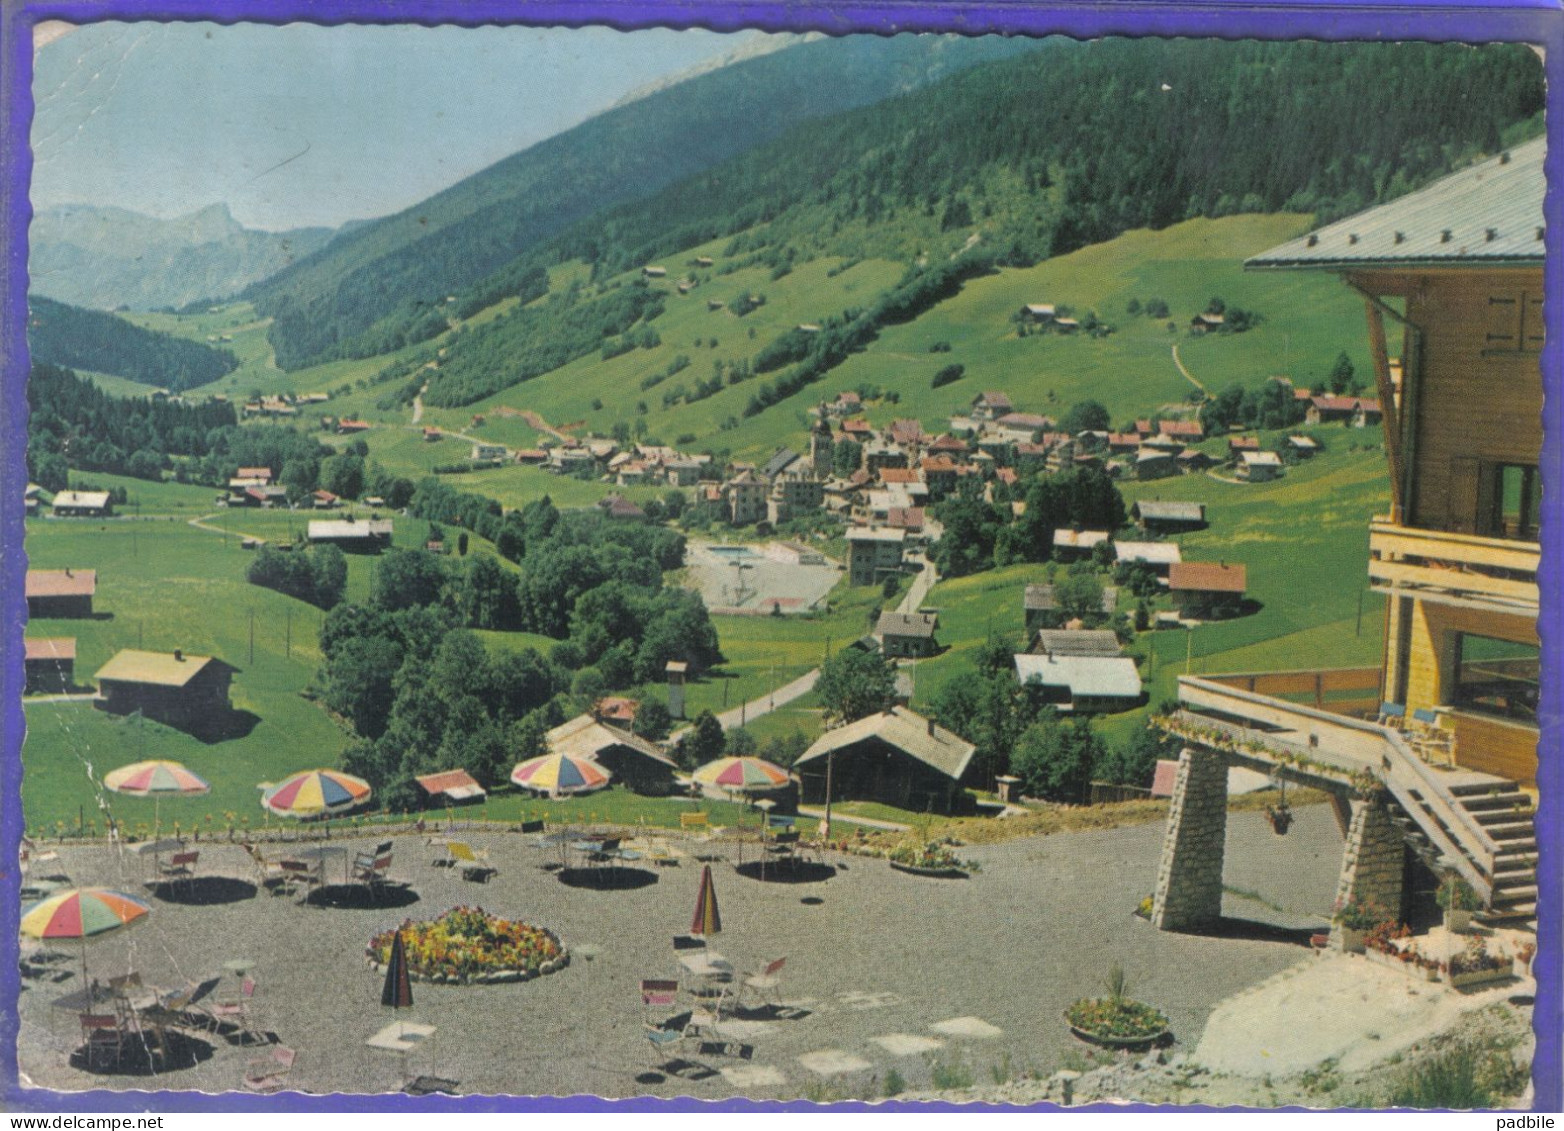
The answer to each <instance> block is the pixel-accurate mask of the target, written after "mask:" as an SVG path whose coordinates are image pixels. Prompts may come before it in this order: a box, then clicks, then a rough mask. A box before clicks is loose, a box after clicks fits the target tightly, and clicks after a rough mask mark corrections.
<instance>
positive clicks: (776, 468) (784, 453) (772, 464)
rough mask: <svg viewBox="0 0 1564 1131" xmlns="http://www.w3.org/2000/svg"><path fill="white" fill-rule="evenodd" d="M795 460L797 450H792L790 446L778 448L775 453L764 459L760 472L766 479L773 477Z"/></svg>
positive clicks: (796, 459) (796, 458)
mask: <svg viewBox="0 0 1564 1131" xmlns="http://www.w3.org/2000/svg"><path fill="white" fill-rule="evenodd" d="M797 461H798V453H797V452H795V451H793V450H792V449H791V448H778V449H777V450H776V453H775V454H774V455H773V456H772V457H771V458H770V459H768V460H767V461H766V463H765V466H764V467H762V468H761V469H760V474H761V475H763V476H765V477H766V478H767V479H774V478H776V477H777V476H778V475H780V474H781V473H782V471H783V469H784V468H786V467H787V466H788V465H789V464H792V463H796V462H797Z"/></svg>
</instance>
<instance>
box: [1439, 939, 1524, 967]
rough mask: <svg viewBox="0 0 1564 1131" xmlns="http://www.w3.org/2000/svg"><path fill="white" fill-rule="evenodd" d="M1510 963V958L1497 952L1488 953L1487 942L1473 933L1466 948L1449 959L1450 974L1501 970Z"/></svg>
mask: <svg viewBox="0 0 1564 1131" xmlns="http://www.w3.org/2000/svg"><path fill="white" fill-rule="evenodd" d="M1509 965H1510V959H1509V958H1507V957H1505V956H1503V955H1498V954H1489V953H1488V944H1487V943H1486V942H1484V941H1483V937H1482V936H1481V935H1473V936H1472V938H1471V939H1470V940H1468V942H1467V944H1466V949H1465V950H1464V951H1462V952H1461V953H1460V954H1458V955H1456V956H1455V957H1454V958H1452V959H1451V960H1450V974H1451V975H1452V976H1454V975H1457V974H1476V973H1480V972H1482V971H1486V970H1503V969H1505V968H1506V967H1508V966H1509Z"/></svg>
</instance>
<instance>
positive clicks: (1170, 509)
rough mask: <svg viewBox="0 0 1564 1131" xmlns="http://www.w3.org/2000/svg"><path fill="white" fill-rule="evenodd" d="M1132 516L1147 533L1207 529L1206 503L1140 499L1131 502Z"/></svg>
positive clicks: (1171, 532)
mask: <svg viewBox="0 0 1564 1131" xmlns="http://www.w3.org/2000/svg"><path fill="white" fill-rule="evenodd" d="M1130 517H1131V518H1133V519H1134V520H1135V522H1136V523H1137V524H1138V525H1139V526H1140V528H1141V529H1142V530H1144V531H1145V532H1146V533H1147V534H1182V533H1185V532H1187V531H1190V530H1203V529H1205V525H1206V505H1205V504H1204V503H1178V502H1163V501H1162V500H1160V499H1140V500H1137V501H1136V502H1135V503H1133V504H1131V506H1130Z"/></svg>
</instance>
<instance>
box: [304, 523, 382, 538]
mask: <svg viewBox="0 0 1564 1131" xmlns="http://www.w3.org/2000/svg"><path fill="white" fill-rule="evenodd" d="M307 531H308V535H309V539H310V541H312V542H314V541H318V540H320V539H323V538H389V537H391V520H390V519H389V518H382V519H371V520H369V521H368V522H353V521H350V520H348V519H316V520H313V521H311V522H310V524H309V526H308V527H307Z"/></svg>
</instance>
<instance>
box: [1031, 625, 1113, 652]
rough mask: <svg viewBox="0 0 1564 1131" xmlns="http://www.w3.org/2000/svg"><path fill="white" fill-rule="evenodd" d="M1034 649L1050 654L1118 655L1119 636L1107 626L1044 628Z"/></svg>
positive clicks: (1038, 634)
mask: <svg viewBox="0 0 1564 1131" xmlns="http://www.w3.org/2000/svg"><path fill="white" fill-rule="evenodd" d="M1032 651H1033V652H1035V653H1037V654H1038V655H1040V656H1041V655H1049V656H1117V655H1119V654H1120V653H1121V652H1122V651H1123V649H1121V648H1120V647H1119V638H1118V636H1117V635H1116V634H1114V633H1112V632H1110V631H1108V630H1107V629H1105V628H1077V629H1070V628H1044V629H1041V630H1039V632H1038V633H1037V643H1036V644H1035V645H1034V646H1033V648H1032Z"/></svg>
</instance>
